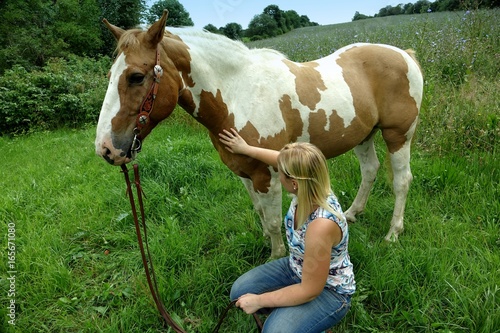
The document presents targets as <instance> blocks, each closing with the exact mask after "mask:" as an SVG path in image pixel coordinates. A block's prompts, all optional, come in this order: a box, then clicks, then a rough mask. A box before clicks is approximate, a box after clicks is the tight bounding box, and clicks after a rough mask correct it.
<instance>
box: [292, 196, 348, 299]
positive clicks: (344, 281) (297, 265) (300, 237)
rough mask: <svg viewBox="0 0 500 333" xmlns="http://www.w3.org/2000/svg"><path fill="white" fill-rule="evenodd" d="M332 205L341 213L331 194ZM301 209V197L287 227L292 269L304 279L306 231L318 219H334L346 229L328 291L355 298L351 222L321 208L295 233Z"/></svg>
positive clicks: (334, 258) (334, 253)
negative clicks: (295, 225)
mask: <svg viewBox="0 0 500 333" xmlns="http://www.w3.org/2000/svg"><path fill="white" fill-rule="evenodd" d="M327 202H328V204H329V205H330V206H331V207H332V208H333V209H334V210H335V211H337V212H339V213H341V215H342V216H344V213H343V212H342V208H341V207H340V204H339V202H338V200H337V197H335V195H334V194H331V195H330V196H329V197H328V198H327ZM296 209H297V197H294V198H293V200H292V203H291V204H290V208H289V209H288V213H287V214H286V216H285V221H284V222H285V228H286V238H287V240H288V246H289V249H290V258H289V262H290V266H291V267H292V269H293V271H294V272H295V273H296V274H297V276H299V277H300V278H302V265H303V262H304V251H305V239H306V231H307V227H308V226H309V224H310V223H311V222H312V221H314V220H315V219H317V218H326V219H329V220H332V222H334V223H337V224H338V226H339V227H340V229H341V230H342V239H341V241H340V243H339V244H338V245H337V246H335V247H333V248H332V254H331V259H330V272H329V274H328V278H327V281H326V286H325V287H327V288H330V289H333V290H335V291H336V292H337V293H339V294H343V295H352V294H354V291H355V290H356V282H355V281H354V272H353V266H352V263H351V260H350V257H349V253H348V251H347V246H348V243H349V231H348V229H347V222H346V219H345V217H344V218H343V219H342V220H339V218H338V217H337V216H335V215H334V214H332V213H331V212H329V211H327V210H325V209H324V208H321V207H319V208H317V209H316V210H315V211H314V212H312V213H311V215H309V217H308V219H307V221H306V223H304V225H302V227H300V228H299V229H298V230H294V216H295V211H296Z"/></svg>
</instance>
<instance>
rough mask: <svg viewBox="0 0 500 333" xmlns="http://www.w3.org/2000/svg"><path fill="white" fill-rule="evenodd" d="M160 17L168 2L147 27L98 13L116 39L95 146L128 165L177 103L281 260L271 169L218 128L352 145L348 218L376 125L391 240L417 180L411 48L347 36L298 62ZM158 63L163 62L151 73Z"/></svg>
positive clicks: (371, 155)
mask: <svg viewBox="0 0 500 333" xmlns="http://www.w3.org/2000/svg"><path fill="white" fill-rule="evenodd" d="M166 19H167V12H166V11H165V13H164V15H163V17H161V19H160V20H158V21H157V22H155V23H154V24H153V25H151V26H150V27H149V29H148V30H140V29H133V30H127V31H125V30H122V29H120V28H118V27H116V26H114V25H112V24H110V23H108V22H107V21H106V20H104V22H105V23H106V25H107V27H108V28H109V30H110V31H111V32H112V33H113V35H114V36H115V38H116V39H117V40H118V46H117V57H116V60H115V61H114V64H113V66H112V67H111V70H110V72H109V86H108V89H107V92H106V96H105V99H104V102H103V105H102V110H101V113H100V117H99V123H98V125H97V137H96V141H95V145H96V152H97V154H98V155H100V156H102V157H104V158H105V159H106V160H107V161H108V162H109V163H111V164H114V165H121V164H123V163H128V162H130V161H131V160H132V159H133V158H134V157H135V155H136V152H137V150H138V148H139V146H140V144H141V141H142V140H143V139H144V138H145V137H146V136H147V135H148V134H149V133H150V132H151V130H152V129H153V128H154V127H155V126H156V125H157V124H158V123H159V122H161V121H162V120H164V119H165V118H167V117H168V116H169V115H170V114H171V112H172V111H173V110H174V108H175V106H176V104H179V105H180V106H182V108H183V109H184V110H186V111H187V112H188V113H189V114H190V115H191V116H193V117H194V118H195V119H196V120H197V121H199V122H200V123H201V124H203V125H204V126H205V127H206V128H207V129H208V131H209V133H210V138H211V140H212V143H213V145H214V147H215V148H216V149H217V151H218V153H219V155H220V158H221V159H222V161H223V162H224V164H226V165H227V167H228V168H229V169H231V170H232V171H233V172H234V173H235V174H236V175H238V176H239V177H240V178H241V180H242V181H243V183H244V185H245V186H246V188H247V190H248V192H249V193H250V197H251V199H252V201H253V203H254V206H255V209H256V210H257V212H258V214H259V216H260V218H261V220H262V225H263V230H264V233H265V235H266V236H268V237H270V239H271V243H272V253H271V256H272V257H279V256H282V255H283V254H284V253H285V249H284V245H283V242H282V236H281V232H280V227H281V216H282V212H281V209H282V207H281V186H280V182H279V180H278V177H277V171H276V170H274V169H273V168H272V167H269V166H268V165H265V164H263V163H261V162H259V161H257V160H253V159H250V158H248V157H245V156H241V155H233V154H231V153H229V152H228V151H227V150H226V149H224V147H222V145H221V143H220V142H219V140H218V134H219V133H220V132H221V131H222V130H223V129H229V128H235V129H236V130H237V131H238V132H239V133H240V135H241V136H242V137H243V138H244V139H245V140H246V141H247V142H248V143H249V144H252V145H259V146H262V147H267V148H271V149H276V150H279V149H281V147H283V146H284V145H285V144H286V143H289V142H292V141H310V142H312V143H313V144H315V145H316V146H318V147H319V148H320V149H321V150H322V151H323V153H324V154H325V156H326V157H327V158H331V157H334V156H337V155H340V154H343V153H345V152H347V151H349V150H351V149H354V151H355V153H356V156H357V157H358V159H359V162H360V169H361V174H362V181H361V186H360V188H359V190H358V193H357V195H356V198H355V199H354V202H353V203H352V205H351V207H350V208H349V209H348V210H347V211H346V217H347V219H348V220H350V221H355V215H356V214H358V213H361V212H362V211H363V209H364V208H365V205H366V202H367V199H368V195H369V192H370V189H371V187H372V184H373V182H374V180H375V176H376V173H377V170H378V168H379V165H380V164H379V161H378V159H377V156H376V153H375V148H374V134H375V133H376V132H377V131H378V130H380V131H381V132H382V136H383V139H384V141H385V143H386V145H387V148H388V151H389V153H390V161H391V166H392V169H393V187H394V193H395V197H396V200H395V207H394V212H393V217H392V221H391V226H390V230H389V232H388V234H387V236H386V239H387V240H394V239H397V237H398V235H399V233H400V232H401V231H402V230H403V214H404V209H405V202H406V197H407V193H408V188H409V186H410V183H411V180H412V174H411V171H410V142H411V140H412V136H413V134H414V132H415V128H416V125H417V120H418V115H419V109H420V105H421V100H422V93H423V78H422V73H421V70H420V67H419V64H418V63H417V61H416V59H415V57H414V55H413V52H412V51H403V50H400V49H398V48H396V47H393V46H388V45H381V44H353V45H348V46H346V47H343V48H341V49H339V50H338V51H336V52H335V53H333V54H331V55H329V56H327V57H325V58H322V59H318V60H315V61H310V62H306V63H296V62H293V61H290V60H288V59H287V58H286V57H285V56H284V55H282V54H281V53H279V52H276V51H273V50H269V49H249V48H247V47H246V46H245V45H244V44H242V43H240V42H235V41H232V40H230V39H228V38H225V37H223V36H219V35H215V34H211V33H208V32H205V31H196V30H193V29H188V28H177V29H173V28H172V29H171V28H168V30H165V23H166ZM157 63H158V64H157ZM155 65H160V66H161V68H159V67H158V66H157V67H156V71H155V70H154V67H155ZM160 76H161V77H160ZM153 90H154V91H155V93H154V94H153V96H152V94H151V93H149V92H150V91H153ZM156 93H157V96H156V99H155V100H154V108H153V109H152V110H151V105H150V104H151V103H150V102H151V101H152V100H153V99H154V97H155V95H156ZM143 101H145V102H144V103H143ZM143 104H146V105H148V107H147V108H145V110H146V111H144V107H143V106H142V107H141V105H143ZM139 112H141V115H140V116H138V114H139Z"/></svg>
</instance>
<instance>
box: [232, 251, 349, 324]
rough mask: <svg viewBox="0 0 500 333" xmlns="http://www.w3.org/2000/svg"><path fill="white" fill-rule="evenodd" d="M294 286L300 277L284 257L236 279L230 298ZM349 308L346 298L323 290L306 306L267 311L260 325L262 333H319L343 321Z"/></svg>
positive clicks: (305, 304) (331, 291)
mask: <svg viewBox="0 0 500 333" xmlns="http://www.w3.org/2000/svg"><path fill="white" fill-rule="evenodd" d="M296 283H300V278H299V277H298V276H297V275H296V274H295V273H294V272H293V271H292V269H291V268H290V265H289V264H288V257H285V258H281V259H277V260H274V261H271V262H268V263H266V264H264V265H261V266H258V267H255V268H254V269H252V270H250V271H248V272H247V273H245V274H243V275H242V276H240V277H239V278H238V279H237V280H236V282H234V284H233V286H232V288H231V299H232V300H235V299H237V298H238V297H240V296H241V295H244V294H247V293H252V294H262V293H265V292H269V291H273V290H277V289H280V288H283V287H286V286H289V285H292V284H296ZM350 306H351V297H350V296H349V295H341V294H338V293H336V292H335V291H333V290H330V289H327V288H325V289H323V292H322V293H321V294H320V295H319V296H318V297H316V298H315V299H314V300H312V301H310V302H308V303H304V304H301V305H297V306H292V307H283V308H275V309H270V310H272V311H271V313H270V314H269V316H268V317H267V319H266V321H265V323H264V328H263V333H294V332H296V333H314V332H317V333H319V332H323V331H325V330H327V329H329V328H330V327H332V326H334V325H336V324H337V323H338V322H339V321H340V320H341V319H342V318H344V316H345V315H346V313H347V311H349V308H350Z"/></svg>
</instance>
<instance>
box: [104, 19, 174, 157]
mask: <svg viewBox="0 0 500 333" xmlns="http://www.w3.org/2000/svg"><path fill="white" fill-rule="evenodd" d="M167 16H168V11H166V10H165V11H164V13H163V16H162V17H161V18H160V19H159V20H158V21H157V22H155V23H154V24H153V25H151V26H150V28H149V29H148V30H146V31H143V30H140V29H133V30H127V31H125V30H123V29H121V28H118V27H116V26H114V25H112V24H110V23H109V22H108V21H107V20H105V19H104V20H103V22H104V23H105V24H106V26H107V27H108V29H109V30H110V31H111V33H112V34H113V35H114V36H115V38H116V40H117V41H118V46H117V56H116V59H115V61H114V63H113V66H112V67H111V70H110V71H109V74H108V76H109V85H108V90H107V92H106V96H105V98H104V102H103V104H102V108H101V113H100V115H99V123H98V125H97V135H96V141H95V145H96V153H97V154H98V155H100V156H102V157H104V159H105V160H106V161H108V162H109V163H111V164H113V165H121V164H124V163H128V162H130V161H131V160H133V159H134V158H135V156H136V154H137V152H138V151H140V148H141V142H142V140H144V138H145V137H146V136H147V135H148V134H149V133H150V132H151V130H152V129H153V128H154V127H155V126H156V125H157V124H158V123H159V122H160V121H162V120H163V119H165V118H166V117H168V116H169V115H170V113H171V112H172V111H173V109H174V108H175V105H176V104H177V99H178V93H179V89H180V85H181V84H182V80H181V79H180V78H179V73H178V71H177V70H176V69H175V67H174V64H173V62H172V61H171V60H170V59H169V58H167V55H166V53H165V51H164V50H163V48H162V47H161V43H162V40H163V36H164V32H165V23H166V21H167ZM157 93H158V98H156V95H157ZM153 104H154V105H153Z"/></svg>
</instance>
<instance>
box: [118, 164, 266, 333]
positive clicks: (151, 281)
mask: <svg viewBox="0 0 500 333" xmlns="http://www.w3.org/2000/svg"><path fill="white" fill-rule="evenodd" d="M121 168H122V172H123V174H124V176H125V182H126V183H127V195H128V197H129V199H130V206H131V208H132V216H133V218H134V224H135V232H136V234H137V242H138V243H139V248H140V250H141V258H142V264H143V266H144V271H145V273H146V279H147V281H148V286H149V290H150V291H151V295H152V296H153V300H154V302H155V304H156V307H157V308H158V311H159V312H160V314H161V316H162V317H163V319H164V320H165V322H166V323H167V325H168V326H170V327H171V328H172V329H173V330H174V331H175V332H176V333H186V331H184V330H183V329H182V328H181V327H180V326H179V325H178V324H177V323H176V322H175V321H174V320H173V319H172V317H171V316H170V314H169V313H168V311H167V310H166V309H165V305H164V304H163V302H162V300H161V299H160V297H159V292H158V283H157V282H156V274H155V271H154V267H153V260H152V258H151V252H150V251H149V244H148V236H147V228H146V219H145V214H144V201H143V194H144V192H143V190H142V186H141V180H140V176H139V165H137V164H134V165H133V168H134V183H135V187H136V190H137V201H138V204H139V212H140V214H141V222H139V216H138V214H137V208H136V205H135V199H134V193H133V191H132V184H131V182H130V177H129V175H128V174H129V170H128V169H127V166H126V165H125V164H122V166H121ZM141 226H142V232H141ZM142 234H144V238H143V237H142ZM144 244H145V245H146V246H144ZM235 304H236V301H231V302H230V303H229V304H228V306H227V307H226V308H225V310H224V312H223V313H222V315H221V316H220V318H219V322H218V323H217V326H216V327H215V328H214V330H213V333H217V332H219V329H220V327H221V325H222V322H223V321H224V319H225V317H226V316H227V313H228V311H229V310H230V309H231V308H232V307H233V306H234V305H235ZM253 317H254V319H255V323H256V325H257V328H258V330H259V332H262V322H261V321H260V319H259V317H258V316H257V314H255V313H254V314H253Z"/></svg>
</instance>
